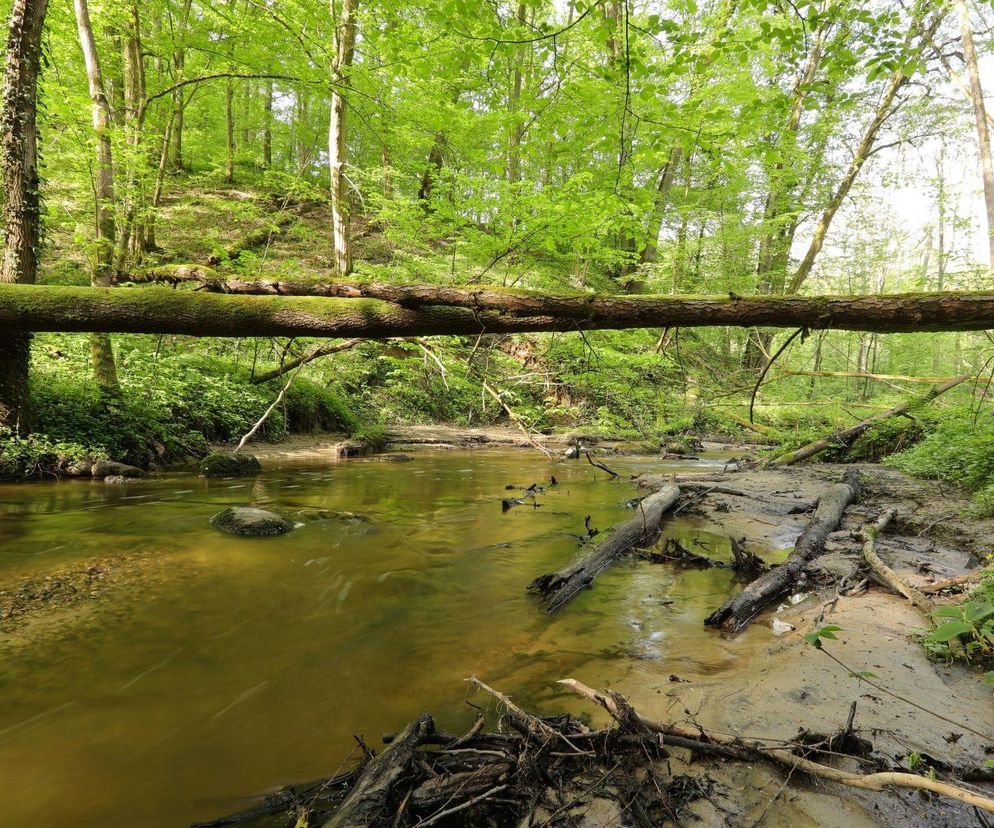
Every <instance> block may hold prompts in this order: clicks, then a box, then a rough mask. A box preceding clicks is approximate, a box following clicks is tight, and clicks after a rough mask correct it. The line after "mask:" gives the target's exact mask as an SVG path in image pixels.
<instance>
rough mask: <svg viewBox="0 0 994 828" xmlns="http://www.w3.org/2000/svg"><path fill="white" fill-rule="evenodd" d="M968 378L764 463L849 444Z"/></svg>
mask: <svg viewBox="0 0 994 828" xmlns="http://www.w3.org/2000/svg"><path fill="white" fill-rule="evenodd" d="M968 379H970V375H969V374H964V375H963V376H961V377H954V378H953V379H951V380H949V381H947V382H944V383H942V385H936V386H935V387H934V388H932V389H931V390H930V391H929V392H928V393H927V394H926V395H925V396H924V397H915V398H914V399H911V400H908V401H907V402H905V403H901V405H898V406H895V407H894V408H891V409H889V410H887V411H882V412H881V413H880V414H875V415H874V416H872V417H868V418H867V419H865V420H862V421H860V422H858V423H856V425H853V426H849V428H844V429H842V431H836V432H835V433H834V434H829V435H828V436H826V437H822V438H821V439H819V440H815V441H814V442H813V443H808V444H807V445H806V446H801V448H799V449H795V450H794V451H789V452H787V453H786V454H781V455H780V456H778V457H774V458H773V459H772V460H769V461H768V462H767V463H766V465H770V466H791V465H793V464H794V463H799V462H801V461H802V460H807V459H808V458H811V457H814V456H815V455H816V454H820V453H821V452H823V451H825V449H828V448H832V447H838V446H849V445H850V444H851V443H852V442H853V441H854V440H855V439H856V438H857V437H859V435H860V434H862V433H863V432H864V431H866V430H867V429H869V428H870V427H871V426H875V425H876V424H877V423H879V422H882V421H883V420H887V419H890V418H891V417H899V416H901V415H902V414H907V413H908V412H909V411H911V410H912V409H913V408H917V407H919V406H922V405H927V404H928V403H930V402H932V400H934V399H935V398H936V397H938V396H939V395H940V394H945V393H946V391H948V390H949V389H950V388H955V387H956V386H957V385H959V384H960V383H963V382H966V381H967V380H968Z"/></svg>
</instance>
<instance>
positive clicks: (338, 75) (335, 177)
mask: <svg viewBox="0 0 994 828" xmlns="http://www.w3.org/2000/svg"><path fill="white" fill-rule="evenodd" d="M356 5H357V2H356V0H342V8H341V13H340V14H339V16H338V18H337V29H336V32H335V42H336V52H335V62H334V67H333V76H334V79H335V87H334V90H333V92H332V95H331V119H330V124H329V127H328V164H329V169H330V172H331V213H332V225H333V227H332V229H333V232H334V238H335V269H336V270H337V271H338V273H339V274H340V275H342V276H347V275H348V274H350V273H351V272H352V237H351V236H352V234H351V228H350V226H349V197H348V192H347V190H346V181H345V164H346V163H347V156H346V132H345V111H346V110H345V97H344V91H345V90H346V89H348V86H349V76H350V71H351V68H352V58H353V56H354V54H355V37H356V22H355V13H356ZM334 11H335V9H334V0H332V15H333V16H334Z"/></svg>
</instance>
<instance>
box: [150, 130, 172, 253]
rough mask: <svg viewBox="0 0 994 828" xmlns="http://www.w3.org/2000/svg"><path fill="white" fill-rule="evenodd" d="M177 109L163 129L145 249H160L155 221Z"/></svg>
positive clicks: (167, 168)
mask: <svg viewBox="0 0 994 828" xmlns="http://www.w3.org/2000/svg"><path fill="white" fill-rule="evenodd" d="M175 114H176V113H175V111H174V112H173V113H172V114H171V115H170V116H169V123H167V124H166V128H165V129H164V130H163V131H162V142H161V145H160V146H161V149H160V150H159V167H158V169H157V170H156V171H155V187H154V188H153V190H152V202H151V204H150V205H149V211H148V216H147V217H146V219H145V228H144V229H145V250H146V251H153V250H158V249H159V246H158V244H156V241H155V221H156V218H157V217H158V212H159V206H160V205H161V204H162V191H163V188H164V187H165V183H166V172H167V171H168V170H169V146H170V141H171V140H172V137H173V118H174V117H175Z"/></svg>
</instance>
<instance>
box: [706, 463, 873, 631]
mask: <svg viewBox="0 0 994 828" xmlns="http://www.w3.org/2000/svg"><path fill="white" fill-rule="evenodd" d="M859 490H860V489H859V473H858V472H857V471H856V470H855V469H847V470H846V473H845V475H844V477H843V478H842V482H841V483H837V484H836V485H834V486H832V487H831V488H830V489H828V490H827V491H825V492H823V493H822V495H821V497H819V498H818V507H817V508H816V509H815V513H814V514H813V515H812V516H811V520H810V521H809V522H808V525H807V526H806V527H805V528H804V532H803V533H802V534H801V537H800V538H798V540H797V543H796V544H794V549H793V551H791V553H790V555H788V556H787V560H786V561H784V562H783V563H782V564H780V566H778V567H776V568H775V569H771V570H770V571H769V572H766V573H764V574H762V575H760V576H759V577H758V578H757V579H756V580H755V581H753V582H752V583H751V584H749V585H748V586H747V587H746V588H745V589H743V590H742V591H741V592H740V593H739V594H738V595H736V596H735V597H734V598H732V599H731V600H729V601H726V602H725V603H724V604H722V606H720V607H719V608H718V609H716V610H715V611H714V612H713V613H711V614H710V615H709V616H708V617H707V618H706V619H705V620H704V623H705V624H706V625H707V626H709V627H720V628H722V629H725V630H729V631H730V632H738V631H739V630H741V629H742V628H743V627H745V626H746V625H747V624H748V623H749V622H750V621H752V619H753V618H755V617H756V616H757V615H759V613H760V612H762V611H763V609H765V608H766V606H767V605H768V604H770V603H771V602H773V601H775V600H776V599H777V598H779V597H780V596H781V595H784V594H785V593H787V592H788V591H789V590H791V589H792V588H793V587H794V586H795V585H796V584H797V582H798V580H800V578H801V577H802V576H803V575H804V573H805V571H806V570H807V567H808V564H810V563H811V561H813V560H814V559H815V558H817V557H818V556H819V555H821V554H822V553H823V552H824V551H825V541H826V540H827V539H828V536H829V533H831V532H834V531H835V529H836V528H837V527H838V525H839V522H840V521H841V520H842V513H843V512H844V511H845V510H846V507H847V506H849V504H850V503H852V502H853V501H854V500H855V499H856V498H857V497H859Z"/></svg>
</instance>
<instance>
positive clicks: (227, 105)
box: [224, 78, 235, 184]
mask: <svg viewBox="0 0 994 828" xmlns="http://www.w3.org/2000/svg"><path fill="white" fill-rule="evenodd" d="M234 104H235V87H234V84H233V83H232V80H231V78H228V82H227V84H226V85H225V87H224V116H225V124H226V125H227V143H226V145H225V147H226V151H225V156H224V183H225V184H234V183H235V106H234Z"/></svg>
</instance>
